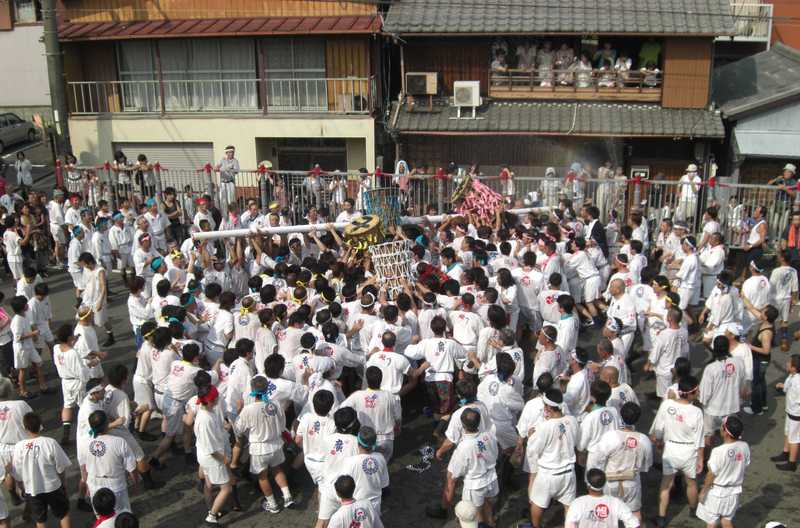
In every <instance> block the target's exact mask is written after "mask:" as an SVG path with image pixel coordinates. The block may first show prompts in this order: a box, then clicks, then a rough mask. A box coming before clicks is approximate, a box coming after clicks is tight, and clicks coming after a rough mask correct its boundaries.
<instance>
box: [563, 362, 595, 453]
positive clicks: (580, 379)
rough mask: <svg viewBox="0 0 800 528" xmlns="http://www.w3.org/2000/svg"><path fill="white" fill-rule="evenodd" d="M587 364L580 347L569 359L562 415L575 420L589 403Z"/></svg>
mask: <svg viewBox="0 0 800 528" xmlns="http://www.w3.org/2000/svg"><path fill="white" fill-rule="evenodd" d="M588 362H589V355H588V353H587V352H586V350H584V349H583V348H580V347H579V348H576V349H575V351H574V352H572V354H571V355H570V358H569V368H570V375H569V381H568V382H567V387H566V390H565V391H564V395H563V400H564V413H565V414H569V415H571V416H574V417H575V418H580V417H581V416H582V415H583V414H584V413H585V412H586V407H587V406H588V405H589V403H590V402H591V393H590V383H589V371H588V370H587V369H586V364H587V363H588ZM576 441H577V438H576Z"/></svg>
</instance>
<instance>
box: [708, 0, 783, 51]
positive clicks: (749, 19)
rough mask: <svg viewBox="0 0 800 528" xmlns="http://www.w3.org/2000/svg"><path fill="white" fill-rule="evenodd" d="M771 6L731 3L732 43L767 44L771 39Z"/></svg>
mask: <svg viewBox="0 0 800 528" xmlns="http://www.w3.org/2000/svg"><path fill="white" fill-rule="evenodd" d="M773 9H774V8H773V5H772V4H767V3H757V2H749V3H738V2H735V3H732V4H731V11H732V12H733V19H734V32H735V33H734V36H733V40H734V41H740V42H766V43H767V46H769V42H770V40H771V39H772V13H773ZM730 39H731V37H725V36H723V37H717V40H730Z"/></svg>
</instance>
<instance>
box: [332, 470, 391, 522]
mask: <svg viewBox="0 0 800 528" xmlns="http://www.w3.org/2000/svg"><path fill="white" fill-rule="evenodd" d="M334 489H335V491H336V495H337V497H339V502H341V506H340V507H339V509H337V510H336V512H334V513H333V515H332V516H331V517H330V519H329V521H328V524H327V526H328V528H353V527H354V526H358V528H383V523H382V522H381V512H380V509H376V508H375V506H374V505H373V504H372V503H371V502H370V501H368V500H355V499H354V498H353V496H354V495H355V491H356V483H355V481H354V480H353V477H351V476H349V475H340V476H339V477H338V478H337V479H336V481H335V482H334Z"/></svg>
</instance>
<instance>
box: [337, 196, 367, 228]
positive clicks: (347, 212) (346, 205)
mask: <svg viewBox="0 0 800 528" xmlns="http://www.w3.org/2000/svg"><path fill="white" fill-rule="evenodd" d="M354 208H355V202H354V201H353V199H352V198H346V199H345V200H344V202H342V212H340V213H339V214H338V215H337V216H336V223H337V224H338V223H340V222H352V221H353V220H354V219H355V218H358V217H359V216H361V213H360V212H359V211H355V210H354Z"/></svg>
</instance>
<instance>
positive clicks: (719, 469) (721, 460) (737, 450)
mask: <svg viewBox="0 0 800 528" xmlns="http://www.w3.org/2000/svg"><path fill="white" fill-rule="evenodd" d="M749 465H750V447H749V446H748V445H747V442H743V441H741V440H736V441H735V442H730V443H725V444H722V445H719V446H717V447H715V448H714V449H712V450H711V456H709V457H708V469H709V471H711V472H712V473H714V483H713V484H712V485H711V489H709V494H710V495H712V496H714V497H730V496H731V495H737V494H739V493H741V492H742V483H743V482H744V471H745V469H746V468H747V466H749Z"/></svg>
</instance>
